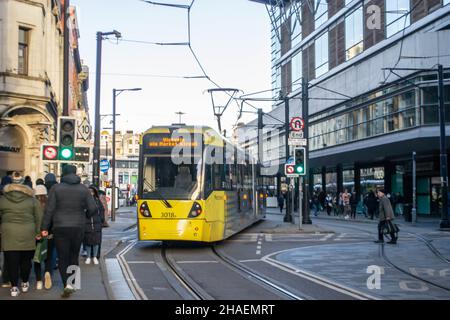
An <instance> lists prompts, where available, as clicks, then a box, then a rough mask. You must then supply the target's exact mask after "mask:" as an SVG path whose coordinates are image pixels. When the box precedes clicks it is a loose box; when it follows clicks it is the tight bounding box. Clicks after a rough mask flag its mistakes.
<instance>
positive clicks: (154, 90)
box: [71, 0, 271, 132]
mask: <svg viewBox="0 0 450 320" xmlns="http://www.w3.org/2000/svg"><path fill="white" fill-rule="evenodd" d="M158 2H162V3H172V4H173V3H174V4H190V2H191V1H187V0H171V1H167V0H159V1H158ZM71 5H74V6H76V8H77V16H78V24H79V29H80V30H79V31H80V39H79V50H80V54H81V58H82V60H83V61H84V63H85V64H87V65H88V66H89V68H90V89H89V92H88V99H89V108H90V116H91V122H92V124H93V120H94V109H95V71H96V66H95V64H96V32H97V31H101V32H109V31H112V30H118V31H120V32H121V34H122V38H123V39H122V41H119V42H117V41H116V40H115V39H113V38H112V39H111V40H104V41H103V54H102V78H101V81H102V90H101V114H111V113H112V90H113V88H116V89H126V88H136V87H139V88H142V91H138V92H124V93H122V94H121V95H120V96H118V97H117V104H116V106H117V113H119V114H120V115H121V116H120V117H118V120H117V129H118V130H134V131H135V132H142V131H144V130H146V129H148V128H150V127H151V126H153V125H169V124H172V123H177V122H179V119H178V115H176V114H175V112H178V111H181V112H185V113H186V115H184V116H183V118H182V122H183V123H187V124H192V125H208V126H212V127H213V128H215V129H217V121H216V120H215V117H214V114H213V108H212V102H211V96H210V94H209V93H208V92H207V90H208V89H210V88H215V86H214V85H213V84H212V83H211V82H209V81H208V80H206V79H181V78H177V77H183V76H201V75H203V73H202V70H201V69H200V67H199V65H198V64H197V62H196V60H195V58H194V56H193V55H192V53H191V51H190V50H189V48H188V47H187V46H157V45H151V44H142V43H135V42H129V41H127V40H137V41H145V42H164V43H167V42H188V14H187V10H184V9H179V8H168V7H162V6H156V5H153V4H148V3H145V2H143V1H140V0H72V1H71ZM191 44H192V48H193V50H194V52H195V53H196V55H197V57H198V59H199V61H200V62H201V64H202V66H203V68H204V69H205V71H206V73H207V75H208V76H209V77H210V78H211V79H212V80H214V82H216V83H218V84H219V85H220V86H221V87H227V88H236V89H239V90H242V91H243V92H244V93H246V94H248V93H251V92H257V91H261V90H267V89H270V88H271V70H270V69H271V64H270V59H271V56H270V19H269V17H268V14H267V11H266V9H265V7H264V5H261V4H258V3H254V2H251V1H248V0H196V1H195V2H194V5H193V7H192V9H191ZM241 94H242V93H239V95H241ZM259 97H270V92H268V93H266V95H265V96H264V95H263V96H261V95H260V96H259ZM215 99H216V103H217V104H218V105H224V104H225V102H226V100H228V99H227V97H226V96H225V95H223V94H219V95H218V96H217V95H216V96H215ZM252 104H253V105H254V106H255V107H258V108H263V109H264V110H265V111H268V110H270V108H271V107H270V103H267V102H252ZM244 110H245V111H256V110H254V109H252V108H251V107H249V106H247V107H245V109H244ZM237 114H238V106H237V104H236V103H235V102H234V103H232V104H230V106H229V107H228V109H227V110H226V112H225V114H224V116H223V120H222V124H223V125H222V127H223V129H227V131H228V132H230V131H229V130H231V128H232V126H233V124H235V123H236V120H237ZM255 117H256V114H252V113H245V114H244V115H243V118H242V119H241V120H240V121H242V120H243V121H244V122H247V121H249V120H252V119H254V118H255ZM110 120H111V118H105V119H104V120H103V121H102V128H105V127H111V125H110Z"/></svg>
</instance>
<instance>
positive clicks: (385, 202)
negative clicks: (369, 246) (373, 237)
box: [375, 189, 397, 244]
mask: <svg viewBox="0 0 450 320" xmlns="http://www.w3.org/2000/svg"><path fill="white" fill-rule="evenodd" d="M378 198H379V199H380V204H379V218H378V220H379V222H378V241H375V243H383V242H384V234H383V228H384V226H385V225H386V224H391V225H392V228H391V230H392V231H391V233H390V236H391V240H390V241H389V242H388V243H389V244H396V243H397V235H396V234H395V231H394V228H393V223H392V221H393V220H394V211H393V210H392V205H391V202H390V201H389V199H388V197H386V194H385V191H384V189H379V190H378Z"/></svg>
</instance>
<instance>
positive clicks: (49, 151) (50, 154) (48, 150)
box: [41, 145, 59, 161]
mask: <svg viewBox="0 0 450 320" xmlns="http://www.w3.org/2000/svg"><path fill="white" fill-rule="evenodd" d="M58 149H59V148H58V146H54V145H43V146H42V153H41V155H42V160H43V161H58Z"/></svg>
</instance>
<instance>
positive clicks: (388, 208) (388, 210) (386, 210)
mask: <svg viewBox="0 0 450 320" xmlns="http://www.w3.org/2000/svg"><path fill="white" fill-rule="evenodd" d="M387 219H390V220H394V211H393V210H392V205H391V201H389V199H388V198H387V197H386V196H384V197H382V198H380V207H379V220H380V221H385V220H387Z"/></svg>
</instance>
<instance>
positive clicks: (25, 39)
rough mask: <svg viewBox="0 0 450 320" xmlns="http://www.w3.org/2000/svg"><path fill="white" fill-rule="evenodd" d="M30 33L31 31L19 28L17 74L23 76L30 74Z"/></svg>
mask: <svg viewBox="0 0 450 320" xmlns="http://www.w3.org/2000/svg"><path fill="white" fill-rule="evenodd" d="M29 33H30V31H29V29H25V28H22V27H20V28H19V60H18V68H17V72H18V73H19V74H23V75H27V74H28V50H29V49H28V47H29V41H30V39H29Z"/></svg>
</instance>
